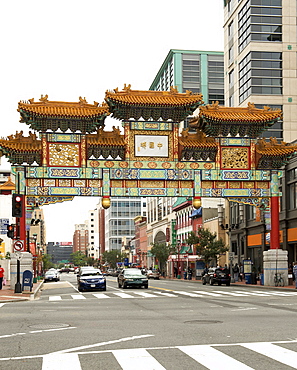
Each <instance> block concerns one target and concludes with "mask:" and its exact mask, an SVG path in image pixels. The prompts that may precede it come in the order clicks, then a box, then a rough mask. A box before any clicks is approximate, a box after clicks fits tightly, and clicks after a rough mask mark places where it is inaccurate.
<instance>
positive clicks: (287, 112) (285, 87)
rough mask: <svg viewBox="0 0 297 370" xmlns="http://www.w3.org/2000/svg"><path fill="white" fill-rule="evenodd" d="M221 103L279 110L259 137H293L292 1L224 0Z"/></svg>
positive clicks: (296, 116) (296, 90)
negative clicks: (276, 118)
mask: <svg viewBox="0 0 297 370" xmlns="http://www.w3.org/2000/svg"><path fill="white" fill-rule="evenodd" d="M224 5H225V6H224V18H225V19H224V24H225V26H224V63H225V105H226V106H230V107H232V106H235V107H237V106H244V107H246V106H247V104H248V102H252V103H254V104H255V106H256V107H257V108H262V107H263V106H265V105H266V106H270V107H271V108H281V109H282V110H283V121H281V122H278V123H276V124H275V125H274V126H273V127H271V128H269V129H268V130H267V131H266V132H265V133H264V135H263V136H264V137H270V136H272V137H276V138H277V139H279V140H284V141H285V142H292V141H294V140H295V139H296V138H297V105H296V102H297V75H296V70H297V59H296V58H297V54H296V46H297V44H296V41H297V28H296V15H297V13H296V8H297V3H296V1H295V0H286V1H284V0H240V1H238V0H225V2H224Z"/></svg>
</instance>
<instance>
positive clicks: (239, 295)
mask: <svg viewBox="0 0 297 370" xmlns="http://www.w3.org/2000/svg"><path fill="white" fill-rule="evenodd" d="M214 292H215V293H220V294H224V295H232V296H234V297H242V296H243V294H242V293H232V292H224V291H223V290H214Z"/></svg>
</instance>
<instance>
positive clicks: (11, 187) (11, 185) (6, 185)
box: [0, 177, 15, 190]
mask: <svg viewBox="0 0 297 370" xmlns="http://www.w3.org/2000/svg"><path fill="white" fill-rule="evenodd" d="M0 189H1V190H15V183H14V182H12V181H11V178H10V177H9V178H8V180H7V181H6V182H5V183H4V184H2V185H0Z"/></svg>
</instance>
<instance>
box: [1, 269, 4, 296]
mask: <svg viewBox="0 0 297 370" xmlns="http://www.w3.org/2000/svg"><path fill="white" fill-rule="evenodd" d="M3 278H4V268H3V267H2V266H1V265H0V290H2V282H3Z"/></svg>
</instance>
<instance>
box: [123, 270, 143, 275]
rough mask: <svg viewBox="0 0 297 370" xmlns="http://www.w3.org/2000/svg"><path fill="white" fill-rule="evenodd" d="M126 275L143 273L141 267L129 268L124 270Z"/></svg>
mask: <svg viewBox="0 0 297 370" xmlns="http://www.w3.org/2000/svg"><path fill="white" fill-rule="evenodd" d="M124 274H125V275H142V272H141V270H139V269H127V270H124Z"/></svg>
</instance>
